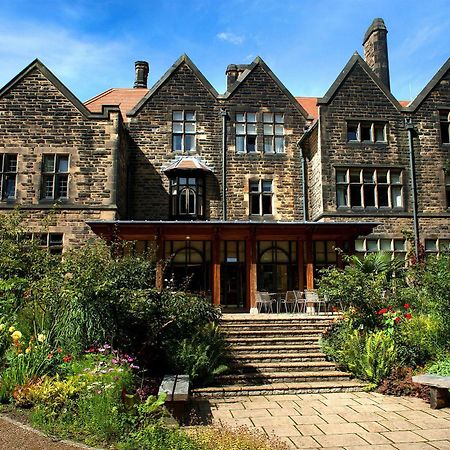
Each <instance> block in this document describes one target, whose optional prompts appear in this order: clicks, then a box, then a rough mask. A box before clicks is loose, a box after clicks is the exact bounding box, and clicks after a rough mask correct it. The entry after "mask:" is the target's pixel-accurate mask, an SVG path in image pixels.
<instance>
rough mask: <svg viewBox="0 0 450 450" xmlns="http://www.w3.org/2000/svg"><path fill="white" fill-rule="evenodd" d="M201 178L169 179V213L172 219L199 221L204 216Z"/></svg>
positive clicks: (180, 177) (176, 177) (184, 176)
mask: <svg viewBox="0 0 450 450" xmlns="http://www.w3.org/2000/svg"><path fill="white" fill-rule="evenodd" d="M203 189H204V183H203V177H199V176H194V175H190V176H189V175H183V176H175V177H173V178H171V179H170V197H171V202H170V205H171V211H170V215H171V216H172V217H173V218H179V219H201V218H203V215H204V195H203Z"/></svg>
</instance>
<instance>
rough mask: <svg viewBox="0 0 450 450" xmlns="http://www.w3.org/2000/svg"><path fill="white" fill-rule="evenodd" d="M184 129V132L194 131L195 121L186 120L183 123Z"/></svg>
mask: <svg viewBox="0 0 450 450" xmlns="http://www.w3.org/2000/svg"><path fill="white" fill-rule="evenodd" d="M184 129H185V132H186V133H195V123H193V122H187V123H185V124H184Z"/></svg>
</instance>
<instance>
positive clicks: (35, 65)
mask: <svg viewBox="0 0 450 450" xmlns="http://www.w3.org/2000/svg"><path fill="white" fill-rule="evenodd" d="M33 70H38V71H39V72H40V73H41V74H42V75H43V76H44V77H45V78H46V79H47V80H48V81H49V82H50V83H51V84H53V86H55V88H56V89H58V91H59V92H61V94H62V95H63V96H64V97H65V98H66V99H67V100H69V102H71V103H72V104H73V106H75V108H76V109H78V111H80V113H81V114H83V115H84V116H85V117H90V118H94V117H96V118H100V117H107V114H106V111H105V106H103V109H102V110H101V111H100V112H99V114H96V115H94V114H92V113H91V112H90V111H89V110H88V109H87V108H86V106H84V105H83V103H82V102H81V101H80V100H78V98H77V97H75V95H74V94H72V92H71V91H70V90H69V89H68V88H67V87H66V86H65V85H64V84H63V83H62V82H61V81H60V80H59V79H58V78H57V77H56V76H55V75H54V74H53V73H52V72H51V71H50V70H49V69H48V68H47V67H46V66H45V65H44V64H43V63H42V62H41V61H39V59H37V58H36V59H35V60H34V61H32V62H31V63H30V64H29V65H28V66H27V67H25V69H23V70H22V71H21V72H20V73H19V74H17V75H16V76H15V77H14V78H13V79H12V80H11V81H10V82H9V83H7V84H6V85H5V86H3V88H2V89H0V98H1V97H3V96H4V95H5V94H6V93H7V92H9V91H10V90H11V89H12V88H13V87H14V86H15V85H16V84H18V83H19V82H20V81H22V80H23V79H24V78H26V76H27V75H28V74H29V73H31V72H32V71H33Z"/></svg>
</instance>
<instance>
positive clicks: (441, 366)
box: [427, 353, 450, 377]
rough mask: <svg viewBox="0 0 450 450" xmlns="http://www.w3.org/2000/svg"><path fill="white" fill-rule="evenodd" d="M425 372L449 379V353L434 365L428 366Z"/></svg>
mask: <svg viewBox="0 0 450 450" xmlns="http://www.w3.org/2000/svg"><path fill="white" fill-rule="evenodd" d="M427 372H428V373H433V374H435V375H441V376H443V377H450V353H448V354H447V355H444V356H442V357H441V358H440V359H438V360H437V361H436V362H435V363H433V364H432V365H431V366H429V367H428V369H427Z"/></svg>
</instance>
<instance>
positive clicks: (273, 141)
mask: <svg viewBox="0 0 450 450" xmlns="http://www.w3.org/2000/svg"><path fill="white" fill-rule="evenodd" d="M277 117H278V118H280V117H281V119H280V120H279V121H277ZM269 118H270V120H266V119H269ZM266 127H272V132H271V133H268V132H266ZM279 128H281V134H280V133H277V130H278V129H279ZM262 129H263V152H264V154H266V155H281V154H283V153H285V152H286V148H285V130H284V113H277V112H264V113H262ZM266 140H270V145H271V148H272V150H271V151H267V150H266ZM277 140H278V141H280V142H281V143H282V145H281V151H277Z"/></svg>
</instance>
